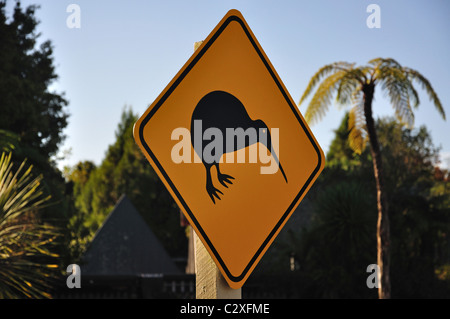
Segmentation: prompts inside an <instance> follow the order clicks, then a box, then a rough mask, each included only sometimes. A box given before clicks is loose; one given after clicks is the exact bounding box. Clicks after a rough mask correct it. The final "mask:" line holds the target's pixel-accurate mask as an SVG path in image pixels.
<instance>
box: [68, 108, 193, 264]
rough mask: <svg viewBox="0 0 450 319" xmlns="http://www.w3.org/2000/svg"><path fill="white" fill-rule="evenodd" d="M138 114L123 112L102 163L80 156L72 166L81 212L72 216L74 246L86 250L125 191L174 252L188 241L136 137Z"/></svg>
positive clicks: (180, 252) (182, 250)
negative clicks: (80, 159) (136, 141)
mask: <svg viewBox="0 0 450 319" xmlns="http://www.w3.org/2000/svg"><path fill="white" fill-rule="evenodd" d="M136 120H137V116H136V115H135V114H133V112H132V110H131V109H126V110H124V112H123V113H122V118H121V121H120V123H119V125H118V127H117V130H116V141H115V142H114V143H113V144H112V145H110V146H109V148H108V150H107V152H106V155H105V158H104V160H103V161H102V163H101V164H100V166H98V167H95V165H94V164H92V163H90V162H82V163H79V164H78V165H76V166H75V167H74V168H72V170H71V172H69V175H68V176H69V180H71V181H72V183H73V185H74V186H73V189H74V200H75V205H76V208H77V209H78V211H79V212H78V213H77V214H75V215H74V216H73V217H72V219H71V221H70V225H71V226H70V227H71V231H72V232H73V235H72V249H74V251H77V252H78V255H79V254H80V253H82V252H83V250H84V249H85V247H86V245H87V244H88V243H89V241H90V240H91V239H92V236H93V235H94V233H95V232H96V231H97V230H98V228H99V227H100V226H101V225H102V223H103V222H104V220H105V217H106V216H107V215H108V214H109V213H110V212H111V210H112V209H113V207H114V205H115V204H116V203H117V201H118V200H119V198H120V196H121V195H122V194H126V195H127V196H128V197H129V198H130V200H131V201H132V202H133V204H134V205H135V207H136V208H137V210H138V211H139V212H140V213H141V214H142V216H143V217H144V219H145V220H146V222H147V223H148V224H149V226H150V227H151V229H152V230H153V232H154V233H155V234H156V235H157V236H158V238H159V239H160V240H161V242H162V243H163V245H164V246H165V247H166V249H167V250H168V252H169V253H170V254H171V255H172V256H173V257H179V256H184V255H185V254H186V249H187V244H186V236H185V234H184V230H183V228H181V227H180V220H179V218H180V215H179V209H178V207H177V205H176V204H175V202H174V201H173V199H172V197H171V196H170V194H169V193H168V191H167V190H166V188H165V187H164V185H163V184H162V182H161V181H160V180H159V178H158V177H157V175H156V173H155V172H154V171H153V169H152V167H151V166H150V164H149V163H148V161H147V160H146V159H145V157H144V156H143V154H142V153H141V152H140V150H139V148H138V147H137V145H136V143H135V141H134V139H133V134H132V130H133V126H134V123H135V122H136Z"/></svg>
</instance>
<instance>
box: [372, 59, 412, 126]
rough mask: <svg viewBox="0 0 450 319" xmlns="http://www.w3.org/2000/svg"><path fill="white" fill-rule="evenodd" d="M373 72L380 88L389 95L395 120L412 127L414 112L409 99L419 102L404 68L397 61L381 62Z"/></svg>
mask: <svg viewBox="0 0 450 319" xmlns="http://www.w3.org/2000/svg"><path fill="white" fill-rule="evenodd" d="M391 65H394V66H391ZM375 73H376V79H377V81H379V82H380V84H381V89H382V90H383V91H384V92H387V95H388V96H389V99H390V102H391V104H392V107H393V108H394V111H395V115H396V117H397V120H398V121H399V122H400V123H402V124H403V125H406V126H408V127H412V126H413V124H414V112H413V110H412V107H411V101H410V99H412V100H413V105H414V106H416V105H417V103H419V97H418V95H417V92H416V90H415V89H414V87H413V85H412V83H411V81H410V80H409V79H408V77H407V76H406V74H405V72H404V69H403V68H402V67H401V66H400V65H399V64H398V63H397V62H395V63H393V62H389V63H384V62H383V63H381V65H380V67H379V68H378V69H377V70H376V72H375Z"/></svg>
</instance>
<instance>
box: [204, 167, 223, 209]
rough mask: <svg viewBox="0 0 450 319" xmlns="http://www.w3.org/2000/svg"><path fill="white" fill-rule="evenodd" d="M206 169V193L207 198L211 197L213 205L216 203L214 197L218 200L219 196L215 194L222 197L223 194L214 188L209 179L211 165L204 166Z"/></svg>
mask: <svg viewBox="0 0 450 319" xmlns="http://www.w3.org/2000/svg"><path fill="white" fill-rule="evenodd" d="M205 168H206V191H207V192H208V195H209V197H211V200H212V201H213V203H214V204H215V203H216V201H215V199H214V196H215V197H217V199H220V197H219V195H218V194H217V193H220V194H222V195H223V193H222V192H221V191H220V190H218V189H217V188H215V187H214V185H213V182H212V179H211V165H205Z"/></svg>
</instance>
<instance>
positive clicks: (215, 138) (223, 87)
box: [134, 10, 325, 288]
mask: <svg viewBox="0 0 450 319" xmlns="http://www.w3.org/2000/svg"><path fill="white" fill-rule="evenodd" d="M134 138H135V140H136V143H137V144H138V145H139V147H140V148H141V150H142V151H143V153H144V154H145V156H146V158H147V159H148V161H149V162H150V163H151V165H152V166H153V168H154V169H155V171H156V172H157V174H158V175H159V177H160V178H161V180H162V181H163V182H164V184H165V186H166V187H167V189H168V190H169V192H170V193H171V194H172V196H173V198H174V199H175V201H176V203H177V204H178V205H179V207H180V209H181V210H182V212H183V213H184V215H185V216H186V218H187V219H188V221H189V223H190V224H191V225H192V227H193V228H194V230H195V232H196V233H197V235H198V236H199V238H200V239H201V241H202V242H203V244H204V245H205V247H206V249H207V250H208V252H209V253H210V254H211V257H212V258H213V259H214V261H215V263H216V264H217V266H218V267H219V269H220V271H221V272H222V274H223V276H224V277H225V279H226V280H227V282H228V284H229V285H230V287H232V288H240V287H241V286H242V285H243V283H244V282H245V281H246V280H247V278H248V276H249V275H250V273H251V272H252V271H253V269H254V268H255V266H256V265H257V263H258V261H259V260H260V259H261V257H262V256H263V254H264V253H265V252H266V250H267V249H268V247H269V246H270V244H271V243H272V242H273V240H274V239H275V237H276V236H277V234H278V233H279V231H280V230H281V228H282V227H283V226H284V224H285V223H286V221H287V220H288V219H289V217H290V216H291V214H292V212H293V211H294V210H295V208H296V207H297V206H298V204H299V203H300V201H301V200H302V199H303V197H304V196H305V194H306V193H307V191H308V190H309V188H310V187H311V185H312V184H313V183H314V181H315V180H316V178H317V177H318V175H319V174H320V172H321V171H322V169H323V166H324V163H325V159H324V155H323V152H322V150H321V148H320V146H319V144H318V143H317V141H316V139H315V138H314V136H313V134H312V133H311V130H310V129H309V127H308V125H307V124H306V122H305V120H304V119H303V117H302V115H301V114H300V112H299V110H298V108H297V107H296V105H295V103H294V102H293V100H292V98H291V96H290V95H289V93H288V92H287V90H286V88H285V86H284V85H283V83H282V82H281V79H280V78H279V76H278V74H277V73H276V71H275V69H274V68H273V66H272V64H271V63H270V61H269V59H268V58H267V56H266V54H265V53H264V51H263V50H262V48H261V46H260V45H259V43H258V41H257V40H256V38H255V36H254V35H253V33H252V31H251V30H250V28H249V26H248V25H247V23H246V22H245V20H244V18H243V16H242V15H241V13H240V12H239V11H237V10H231V11H229V12H228V13H227V14H226V15H225V17H224V18H223V19H222V20H221V21H220V23H219V24H218V25H217V26H216V27H215V28H214V30H213V31H212V32H211V34H210V35H209V36H208V37H207V38H206V39H205V41H204V42H203V43H202V45H201V46H200V47H199V48H198V49H197V50H196V51H195V53H194V54H193V55H192V57H191V58H190V59H189V60H188V61H187V62H186V64H185V65H184V66H183V67H182V69H181V70H180V71H179V72H178V73H177V75H176V76H175V77H174V78H173V80H172V81H171V82H170V83H169V84H168V85H167V87H166V88H165V89H164V91H163V92H162V93H161V94H160V95H159V96H158V98H157V99H156V100H155V101H154V102H153V104H152V105H151V106H150V107H149V108H148V109H147V110H146V112H145V113H144V114H143V115H142V116H141V118H139V120H138V121H137V122H136V124H135V127H134Z"/></svg>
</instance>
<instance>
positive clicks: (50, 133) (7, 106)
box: [0, 1, 68, 158]
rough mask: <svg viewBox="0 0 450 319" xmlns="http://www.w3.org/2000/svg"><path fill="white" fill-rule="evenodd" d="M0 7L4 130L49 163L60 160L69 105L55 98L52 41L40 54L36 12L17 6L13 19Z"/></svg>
mask: <svg viewBox="0 0 450 319" xmlns="http://www.w3.org/2000/svg"><path fill="white" fill-rule="evenodd" d="M5 6H6V2H5V1H1V2H0V61H1V63H0V96H1V99H0V109H1V110H2V116H1V117H0V128H1V129H4V130H8V131H10V132H14V133H16V134H17V135H18V136H19V137H20V140H21V142H22V143H23V144H25V145H27V146H29V147H31V148H33V149H35V150H38V151H39V153H40V154H41V155H42V156H43V157H44V158H49V157H50V156H52V155H55V153H56V151H57V150H58V146H59V145H60V143H61V142H62V140H63V138H64V136H63V134H62V130H63V129H64V128H65V127H66V125H67V117H68V115H67V113H66V111H65V107H66V105H67V101H66V100H65V99H64V98H63V96H62V95H61V94H57V93H54V92H50V91H49V90H48V87H49V85H50V84H51V83H52V82H53V81H55V80H56V79H57V75H56V74H55V70H54V66H53V57H52V54H53V49H52V44H51V42H50V41H45V42H43V43H42V44H41V45H40V47H39V48H38V49H37V48H36V42H37V39H38V37H39V34H38V33H36V26H37V24H38V21H37V20H36V18H35V11H36V9H37V7H36V6H29V7H28V8H26V9H25V10H24V9H22V7H21V6H20V2H16V6H15V8H14V13H13V16H12V19H11V20H10V21H9V20H8V18H7V16H6V13H5Z"/></svg>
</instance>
